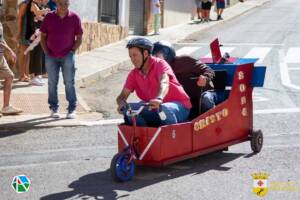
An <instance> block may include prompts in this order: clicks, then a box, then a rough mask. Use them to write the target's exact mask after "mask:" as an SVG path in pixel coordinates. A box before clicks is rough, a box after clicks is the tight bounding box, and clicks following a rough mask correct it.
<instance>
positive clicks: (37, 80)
mask: <svg viewBox="0 0 300 200" xmlns="http://www.w3.org/2000/svg"><path fill="white" fill-rule="evenodd" d="M30 84H31V85H36V86H43V85H44V84H45V82H44V80H43V79H41V78H39V77H35V78H33V79H32V80H31V81H30Z"/></svg>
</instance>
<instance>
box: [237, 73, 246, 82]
mask: <svg viewBox="0 0 300 200" xmlns="http://www.w3.org/2000/svg"><path fill="white" fill-rule="evenodd" d="M238 75H239V80H243V79H244V78H245V74H244V72H243V71H240V72H239V74H238Z"/></svg>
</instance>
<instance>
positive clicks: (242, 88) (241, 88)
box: [240, 83, 246, 92]
mask: <svg viewBox="0 0 300 200" xmlns="http://www.w3.org/2000/svg"><path fill="white" fill-rule="evenodd" d="M245 91H246V85H245V84H243V83H242V84H240V92H245Z"/></svg>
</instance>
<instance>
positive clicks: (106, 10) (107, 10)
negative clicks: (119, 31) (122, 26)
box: [98, 0, 119, 24]
mask: <svg viewBox="0 0 300 200" xmlns="http://www.w3.org/2000/svg"><path fill="white" fill-rule="evenodd" d="M118 13H119V0H99V17H98V20H99V21H100V22H105V23H110V24H118V23H119V21H118Z"/></svg>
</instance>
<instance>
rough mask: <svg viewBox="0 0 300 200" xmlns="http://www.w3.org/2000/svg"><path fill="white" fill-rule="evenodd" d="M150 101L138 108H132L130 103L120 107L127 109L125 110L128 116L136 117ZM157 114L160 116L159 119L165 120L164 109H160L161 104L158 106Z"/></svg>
mask: <svg viewBox="0 0 300 200" xmlns="http://www.w3.org/2000/svg"><path fill="white" fill-rule="evenodd" d="M149 106H150V103H143V104H142V106H141V107H139V109H137V110H133V109H132V108H131V107H130V105H129V104H128V103H126V106H125V107H123V108H122V110H124V109H127V111H126V115H128V116H130V117H136V116H137V115H139V114H140V113H141V112H142V111H143V110H144V109H145V108H146V107H149ZM158 115H159V117H160V119H161V120H165V119H166V118H167V117H166V114H165V112H164V111H162V109H161V106H160V108H159V111H158Z"/></svg>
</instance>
